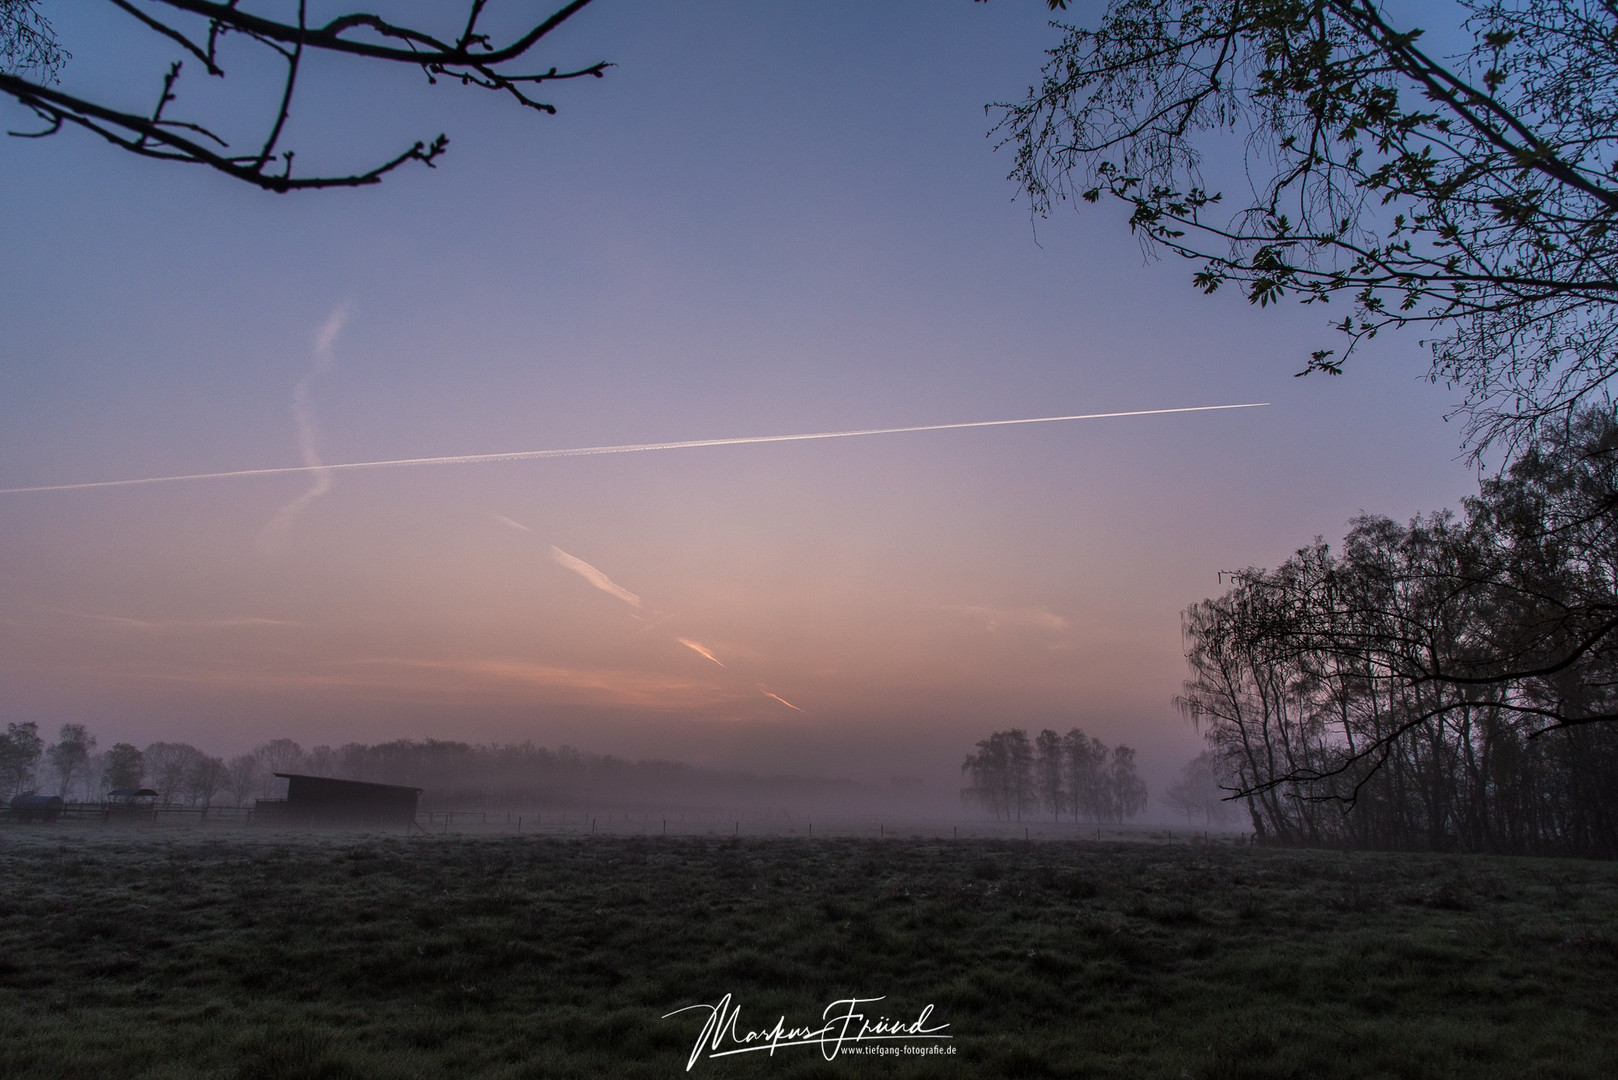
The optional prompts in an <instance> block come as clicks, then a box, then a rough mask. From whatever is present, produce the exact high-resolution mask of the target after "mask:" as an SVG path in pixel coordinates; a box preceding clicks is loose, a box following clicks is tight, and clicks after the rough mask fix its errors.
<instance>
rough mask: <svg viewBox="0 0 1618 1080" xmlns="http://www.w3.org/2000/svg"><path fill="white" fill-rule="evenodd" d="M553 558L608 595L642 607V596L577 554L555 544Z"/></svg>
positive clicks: (630, 604) (552, 546)
mask: <svg viewBox="0 0 1618 1080" xmlns="http://www.w3.org/2000/svg"><path fill="white" fill-rule="evenodd" d="M551 559H552V560H553V561H555V562H556V563H557V565H559V566H565V567H567V568H568V569H569V570H571V571H573V572H574V573H575V574H577V575H579V576H580V577H581V578H583V579H584V580H585V581H588V582H589V583H590V584H592V585H594V586H595V587H596V588H598V589H600V590H601V591H602V592H604V593H606V594H607V595H608V596H616V597H617V598H618V599H620V600H622V601H623V602H624V603H626V604H628V605H629V606H630V607H633V608H638V607H640V597H638V596H636V595H635V594H634V593H632V592H630V591H629V590H628V589H626V588H624V587H623V586H622V585H620V584H618V583H617V582H616V581H614V580H612V578H610V577H608V576H607V575H606V574H603V573H602V572H601V571H600V570H597V569H596V568H595V567H593V566H591V565H590V564H589V563H587V562H585V561H584V560H583V559H581V558H579V557H578V556H577V555H569V554H568V553H567V552H565V551H563V550H562V549H561V548H559V547H557V546H556V545H555V544H552V545H551Z"/></svg>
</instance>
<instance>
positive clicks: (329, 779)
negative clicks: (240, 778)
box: [275, 772, 422, 795]
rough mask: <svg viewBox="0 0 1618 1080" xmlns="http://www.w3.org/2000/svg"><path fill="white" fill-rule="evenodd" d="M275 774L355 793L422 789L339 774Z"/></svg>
mask: <svg viewBox="0 0 1618 1080" xmlns="http://www.w3.org/2000/svg"><path fill="white" fill-rule="evenodd" d="M275 775H276V776H279V777H282V778H283V779H286V780H317V781H319V782H320V783H322V784H341V785H343V786H344V787H345V788H350V789H353V790H354V792H355V794H360V793H362V792H365V791H374V792H375V793H377V794H378V795H380V794H382V793H384V792H392V793H394V794H402V793H404V792H406V791H410V792H414V793H415V794H417V795H420V794H421V791H422V789H421V788H419V787H410V786H408V785H406V784H374V783H372V782H371V781H369V780H344V779H343V778H342V777H340V776H310V775H308V774H307V773H286V772H278V773H276V774H275Z"/></svg>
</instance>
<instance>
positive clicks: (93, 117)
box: [0, 0, 609, 192]
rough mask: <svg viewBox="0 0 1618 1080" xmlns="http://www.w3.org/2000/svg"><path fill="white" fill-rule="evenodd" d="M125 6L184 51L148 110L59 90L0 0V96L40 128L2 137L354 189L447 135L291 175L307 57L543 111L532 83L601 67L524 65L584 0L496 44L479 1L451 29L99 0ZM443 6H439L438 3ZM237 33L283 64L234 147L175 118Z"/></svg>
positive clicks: (16, 7)
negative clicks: (333, 168)
mask: <svg viewBox="0 0 1618 1080" xmlns="http://www.w3.org/2000/svg"><path fill="white" fill-rule="evenodd" d="M106 2H108V3H111V4H112V5H113V6H114V7H116V8H118V9H120V10H122V11H124V12H126V13H128V14H129V15H130V16H131V17H132V19H133V20H134V21H135V22H136V23H138V25H139V26H140V27H141V28H142V29H144V30H145V31H147V32H150V33H155V34H158V35H161V36H162V37H163V38H165V39H167V40H168V41H170V42H171V43H173V44H174V45H175V46H176V47H177V48H178V49H179V50H180V51H181V52H182V53H183V54H184V56H183V57H182V58H181V59H179V60H175V61H174V62H173V63H172V64H171V65H170V66H169V68H168V69H167V71H166V72H165V73H164V74H163V76H162V78H161V86H160V89H159V92H158V96H157V102H156V104H155V105H154V106H153V108H152V109H151V111H150V112H147V113H132V112H129V111H126V110H121V109H115V108H111V107H109V106H107V105H104V104H102V103H100V102H98V101H94V100H91V99H89V98H86V97H84V96H82V95H79V94H75V93H71V92H69V91H66V90H63V89H60V88H59V85H58V83H59V76H60V74H61V72H62V71H63V69H64V66H65V65H66V63H67V60H68V59H69V56H68V54H67V53H66V52H65V51H64V50H63V49H62V48H61V47H60V46H59V45H58V44H57V41H56V37H55V34H54V32H53V30H52V29H51V26H50V24H49V23H48V22H46V21H45V19H44V18H43V17H42V16H41V15H40V14H39V12H38V11H37V6H38V5H37V3H36V0H0V93H4V94H6V95H9V96H10V97H12V98H14V99H16V100H17V101H18V102H20V103H21V104H22V105H24V106H26V107H27V108H28V109H30V110H32V112H33V113H34V114H35V115H36V116H37V117H38V118H39V119H40V121H41V122H42V124H43V125H44V126H43V127H41V128H39V129H37V130H33V131H23V132H19V131H13V132H10V133H9V134H12V135H19V136H23V137H30V138H40V137H45V136H49V135H54V134H56V133H57V132H59V131H61V130H62V128H63V127H64V125H72V126H76V127H79V128H82V129H84V130H86V131H90V132H93V133H95V134H96V135H99V136H101V137H102V138H103V139H106V140H107V141H108V142H110V143H112V144H113V145H114V146H118V147H121V148H122V149H124V150H128V151H130V152H131V153H134V154H139V155H140V156H142V157H150V158H157V159H160V160H166V161H181V162H189V163H192V164H199V165H206V166H208V167H209V168H212V169H216V170H218V171H219V172H222V173H225V174H226V175H227V176H231V177H234V178H235V179H237V180H242V181H244V182H246V183H249V184H253V185H255V186H257V187H261V188H264V189H267V190H269V191H277V192H284V191H292V190H298V189H305V188H331V187H359V186H363V185H366V184H374V183H376V182H378V181H379V180H381V179H382V177H384V176H386V175H387V174H388V173H391V172H393V171H394V170H395V169H397V168H399V167H400V166H402V165H405V164H407V163H409V162H420V163H422V164H424V165H428V166H431V165H432V164H433V163H434V162H435V161H436V160H437V159H438V158H439V156H440V155H442V154H443V153H444V151H445V149H446V148H447V146H448V144H449V139H448V137H447V136H446V135H443V134H439V135H437V136H436V137H434V138H431V139H424V140H421V141H418V142H416V143H414V144H413V145H411V146H410V147H408V148H406V149H404V150H402V151H399V152H397V153H395V154H393V155H391V156H388V157H385V158H384V159H382V160H381V161H378V162H376V163H374V164H371V165H369V166H366V167H361V168H357V169H352V170H348V171H337V172H329V173H320V174H311V175H298V174H296V173H295V172H294V159H295V157H296V151H295V150H293V149H291V148H288V147H286V146H285V145H284V142H285V136H286V127H287V122H288V120H289V119H290V118H291V115H292V110H293V103H294V101H295V99H296V94H297V89H298V77H299V73H300V71H301V70H302V67H303V64H304V63H305V61H306V60H307V59H308V58H309V57H310V56H311V55H315V54H328V55H334V56H341V57H352V58H355V59H359V60H369V61H375V62H379V63H389V64H404V65H407V66H410V67H416V68H420V69H421V71H422V72H423V73H424V74H425V75H426V76H427V79H428V81H429V82H433V83H436V82H437V81H438V80H439V79H440V78H445V79H451V80H454V81H457V82H459V83H460V84H461V85H463V86H475V87H480V88H482V89H485V90H494V91H498V92H500V93H502V94H505V95H507V96H509V97H511V98H512V99H514V100H515V101H516V102H517V103H518V104H519V105H521V106H523V107H525V108H530V109H534V110H536V111H539V112H544V113H554V112H555V111H556V109H555V107H554V106H552V105H550V104H548V103H546V102H544V101H541V100H539V99H538V98H537V97H536V96H535V92H536V91H537V89H538V88H539V86H540V85H541V84H543V83H549V82H557V81H562V80H568V79H578V78H584V77H586V76H589V77H594V78H599V77H601V76H602V75H603V74H604V73H605V71H606V69H607V67H608V66H609V65H608V64H606V63H604V62H602V63H594V64H590V65H587V66H585V67H579V68H575V69H571V70H561V69H558V68H556V67H548V68H544V69H540V70H534V69H532V68H529V67H526V66H524V65H526V64H527V63H528V62H529V54H530V52H531V51H532V50H533V49H534V48H535V47H536V46H537V45H538V44H539V43H540V42H541V41H542V40H543V39H544V38H545V37H546V36H547V35H549V34H550V33H552V32H553V31H554V30H556V29H557V28H558V27H559V26H561V25H562V24H563V23H565V22H566V21H567V20H568V19H569V18H571V17H572V16H573V15H575V14H576V13H577V12H578V11H579V10H580V9H582V8H584V7H585V6H586V5H587V4H589V3H590V2H591V0H571V2H570V3H567V4H564V5H562V6H561V7H559V8H557V9H556V10H555V11H553V12H552V13H551V14H550V15H549V16H548V17H547V18H545V19H544V20H543V21H541V22H538V23H535V24H533V25H532V26H529V27H528V28H527V29H526V30H524V31H522V32H521V33H518V34H515V35H514V36H512V37H510V38H509V39H503V40H501V41H499V42H497V41H496V40H495V39H494V37H493V36H492V35H491V34H489V33H486V32H485V31H484V30H483V29H482V23H483V19H484V16H485V9H486V8H487V6H488V0H463V3H462V5H461V9H462V10H464V13H465V18H464V19H462V20H459V25H460V30H459V32H458V33H455V34H453V35H452V36H442V37H441V36H437V35H435V34H432V33H429V32H428V31H426V30H424V29H421V28H418V27H415V26H410V25H406V24H403V23H399V22H393V21H390V20H388V19H385V18H382V17H381V16H378V15H374V14H370V13H364V12H353V13H348V14H343V15H338V16H336V17H334V18H330V19H327V20H325V21H324V22H322V23H320V24H318V25H312V24H310V23H309V21H308V17H307V15H308V4H307V0H297V2H296V3H291V4H286V3H283V4H281V5H279V6H280V8H281V9H282V10H288V9H289V8H290V9H293V10H292V11H291V14H289V15H287V16H284V17H281V18H272V17H269V16H264V15H258V14H254V13H251V12H247V11H243V10H241V9H240V8H239V6H238V3H239V0H228V2H214V0H146V2H145V3H144V4H141V3H137V2H136V0H106ZM446 6H448V5H446ZM232 38H235V39H241V40H243V41H246V42H250V43H252V44H253V45H256V46H258V47H259V48H261V49H264V50H268V51H269V52H270V53H272V54H274V55H275V56H276V57H277V58H278V60H279V62H280V64H281V66H282V68H283V74H282V77H281V80H280V86H279V88H278V90H277V91H276V92H275V94H274V96H273V98H271V99H270V100H268V101H266V102H265V103H264V105H263V108H262V112H261V113H260V114H259V115H258V117H257V118H256V120H254V121H253V123H256V124H257V125H258V129H259V131H260V132H261V134H260V135H257V136H255V137H253V138H252V139H251V140H250V142H251V144H252V145H253V147H254V148H253V149H252V150H250V151H247V152H243V151H242V150H240V149H237V148H236V146H235V144H233V143H232V142H231V141H230V140H229V139H227V138H226V137H225V136H224V135H223V134H221V133H220V132H219V131H216V130H215V129H214V128H213V127H212V126H210V125H207V124H203V123H200V122H196V121H192V120H185V119H179V118H176V117H175V116H174V115H173V110H172V108H171V106H174V105H175V104H176V102H177V101H178V90H177V87H178V85H179V81H180V76H181V73H182V71H183V70H184V67H185V64H186V63H187V62H196V63H198V64H200V65H201V67H202V69H203V70H204V71H205V72H206V73H207V74H208V75H210V76H214V77H221V78H222V77H224V76H225V73H226V68H225V63H226V60H225V55H224V52H225V50H224V45H225V44H227V43H228V41H229V40H230V39H232Z"/></svg>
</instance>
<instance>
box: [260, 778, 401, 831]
mask: <svg viewBox="0 0 1618 1080" xmlns="http://www.w3.org/2000/svg"><path fill="white" fill-rule="evenodd" d="M275 775H276V776H279V777H282V778H283V779H285V780H286V782H287V797H286V798H285V799H260V800H259V801H258V803H257V804H256V806H255V808H254V811H253V815H254V817H255V818H256V819H258V820H261V821H263V822H265V823H269V822H272V821H273V822H276V823H284V824H288V825H403V826H406V827H408V826H410V825H413V824H415V821H416V800H417V799H418V798H419V797H420V796H421V788H415V787H404V786H402V785H399V784H372V783H367V782H364V781H360V780H338V779H336V778H335V777H330V776H302V775H299V774H297V773H276V774H275Z"/></svg>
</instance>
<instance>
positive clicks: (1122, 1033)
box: [0, 827, 1618, 1080]
mask: <svg viewBox="0 0 1618 1080" xmlns="http://www.w3.org/2000/svg"><path fill="white" fill-rule="evenodd" d="M725 994H731V995H733V1001H734V1002H735V1003H736V1004H737V1005H739V1006H740V1008H741V1010H742V1015H741V1023H740V1025H739V1029H740V1030H745V1029H748V1028H763V1027H768V1026H769V1025H771V1024H773V1023H774V1021H775V1019H776V1018H777V1017H778V1016H782V1015H784V1016H785V1017H786V1019H787V1023H788V1025H789V1026H790V1025H798V1026H808V1025H811V1024H817V1023H818V1021H819V1018H820V1014H821V1011H822V1009H824V1008H825V1007H826V1005H827V1004H828V1003H830V1002H832V1001H834V1000H836V999H838V998H844V997H848V996H850V995H857V996H860V997H877V996H883V997H885V1000H884V1001H883V1002H881V1003H880V1004H879V1005H873V1006H870V1007H868V1009H867V1011H868V1012H880V1013H881V1014H882V1015H886V1016H890V1017H894V1018H899V1019H905V1020H907V1021H908V1020H913V1019H915V1018H916V1017H917V1016H918V1015H919V1014H920V1012H921V1010H922V1009H923V1008H924V1007H925V1006H927V1005H929V1004H931V1005H933V1006H934V1009H933V1013H932V1016H931V1019H930V1023H931V1024H934V1025H936V1024H940V1023H945V1024H948V1025H949V1028H948V1034H950V1035H952V1036H953V1040H952V1041H951V1043H950V1044H948V1045H951V1046H953V1048H954V1049H955V1051H956V1053H955V1056H953V1057H929V1058H915V1057H910V1058H905V1057H897V1058H896V1057H884V1058H870V1057H854V1056H851V1055H847V1054H845V1055H843V1056H841V1057H839V1058H837V1059H836V1060H835V1061H831V1062H827V1061H825V1060H823V1058H822V1057H821V1054H820V1052H819V1051H818V1050H816V1049H813V1048H802V1047H799V1048H789V1049H782V1050H780V1051H778V1052H777V1054H776V1055H775V1056H774V1057H773V1058H771V1057H769V1056H767V1055H766V1054H763V1053H749V1054H742V1055H738V1056H734V1057H728V1058H722V1059H718V1060H708V1059H704V1060H701V1061H699V1062H697V1063H696V1065H695V1067H694V1068H693V1069H692V1071H691V1075H693V1076H711V1077H721V1076H723V1077H732V1076H771V1077H776V1076H780V1077H816V1076H853V1075H862V1076H863V1075H869V1076H883V1077H906V1076H962V1077H965V1076H1030V1077H1037V1076H1098V1077H1130V1078H1138V1077H1172V1078H1179V1077H1189V1078H1210V1080H1213V1078H1223V1077H1277V1078H1280V1077H1299V1078H1310V1080H1313V1078H1332V1077H1342V1078H1344V1080H1349V1078H1353V1080H1361V1078H1367V1077H1382V1076H1386V1077H1455V1078H1457V1080H1462V1078H1464V1080H1482V1078H1487V1077H1502V1078H1504V1077H1511V1078H1516V1077H1524V1076H1544V1077H1591V1078H1592V1080H1594V1078H1606V1077H1610V1076H1613V1075H1618V1023H1615V1020H1618V867H1614V866H1612V865H1608V864H1599V863H1584V862H1560V861H1553V860H1537V859H1492V858H1480V857H1441V856H1426V855H1370V854H1347V855H1345V854H1338V853H1324V852H1290V851H1263V850H1257V851H1255V850H1251V849H1235V848H1220V847H1212V848H1167V847H1152V846H1145V845H1106V846H1101V845H1095V844H1081V843H1073V844H1067V843H1038V844H1022V843H1014V842H997V841H959V842H950V841H932V840H926V841H922V840H888V841H880V842H879V841H864V840H806V839H759V840H754V839H741V840H733V839H708V838H703V839H693V838H680V839H653V838H644V839H643V838H630V839H624V838H605V837H597V838H585V839H576V840H558V839H554V838H543V839H540V838H522V837H478V838H466V837H421V836H418V837H412V838H405V837H397V836H388V837H384V836H358V835H352V834H349V835H344V834H332V835H320V836H296V835H289V834H274V833H250V832H239V833H211V832H206V831H201V830H198V831H194V832H193V831H188V832H186V833H183V834H182V833H170V832H135V831H126V830H116V829H114V830H106V831H101V830H82V831H81V830H76V829H69V828H49V827H46V828H35V829H22V828H11V829H7V830H5V831H4V832H0V1076H4V1077H8V1078H19V1077H61V1078H73V1080H78V1078H84V1077H94V1076H109V1077H110V1076H117V1077H120V1078H125V1077H236V1078H261V1080H300V1078H321V1080H348V1078H355V1080H359V1078H373V1077H375V1078H390V1077H457V1078H459V1077H510V1078H516V1077H567V1076H577V1077H604V1076H627V1077H634V1076H658V1077H667V1076H674V1075H680V1074H682V1073H683V1070H684V1069H685V1066H686V1060H687V1057H688V1055H690V1053H691V1051H692V1047H693V1044H694V1043H695V1042H696V1040H697V1035H698V1031H699V1029H700V1028H701V1025H702V1020H703V1014H702V1013H700V1012H688V1013H683V1014H680V1015H678V1016H675V1017H671V1018H669V1019H662V1018H661V1017H662V1016H663V1014H665V1013H668V1012H670V1011H672V1010H674V1009H677V1008H679V1007H681V1006H685V1005H692V1004H698V1003H706V1004H714V1003H717V1002H718V1001H719V1000H720V999H721V998H722V997H723V996H724V995H725ZM888 1045H893V1044H888Z"/></svg>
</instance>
